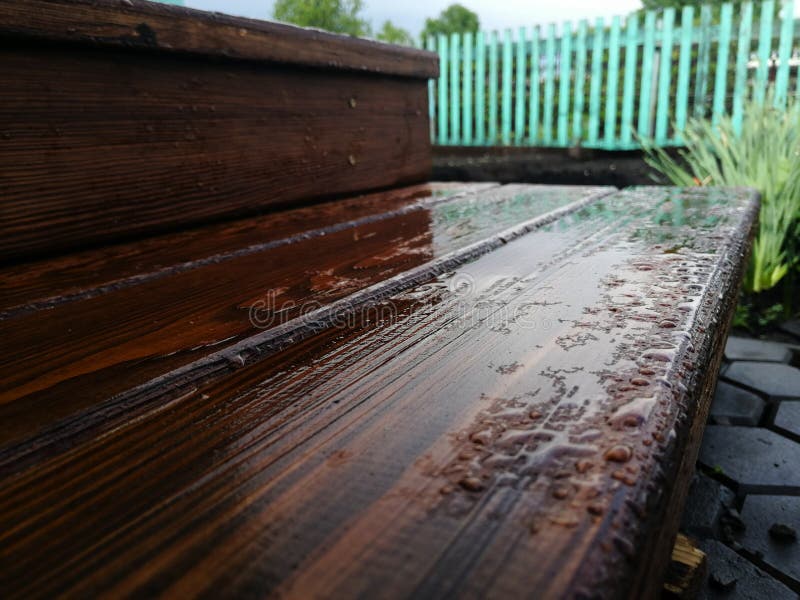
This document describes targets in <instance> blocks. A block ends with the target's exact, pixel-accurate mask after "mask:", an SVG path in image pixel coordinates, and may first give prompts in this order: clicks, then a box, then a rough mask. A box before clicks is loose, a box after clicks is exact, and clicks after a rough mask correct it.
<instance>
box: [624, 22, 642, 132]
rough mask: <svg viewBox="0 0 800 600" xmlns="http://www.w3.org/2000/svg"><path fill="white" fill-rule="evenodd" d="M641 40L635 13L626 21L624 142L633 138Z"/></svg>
mask: <svg viewBox="0 0 800 600" xmlns="http://www.w3.org/2000/svg"><path fill="white" fill-rule="evenodd" d="M638 40H639V17H638V16H637V15H636V14H635V13H634V14H631V15H629V16H628V17H627V19H626V21H625V81H624V83H623V90H622V131H621V132H620V138H621V140H622V143H623V144H630V143H631V141H632V140H633V128H634V124H633V109H634V104H633V101H634V95H635V93H636V58H637V51H638Z"/></svg>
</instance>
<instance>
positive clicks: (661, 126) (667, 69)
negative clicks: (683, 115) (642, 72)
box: [656, 7, 675, 144]
mask: <svg viewBox="0 0 800 600" xmlns="http://www.w3.org/2000/svg"><path fill="white" fill-rule="evenodd" d="M674 24H675V9H674V8H672V7H670V8H667V9H666V10H665V11H664V15H663V21H662V29H661V54H660V57H661V59H660V63H659V67H658V69H659V72H658V105H657V108H656V142H657V143H659V144H663V143H665V142H666V141H667V131H668V127H669V86H670V77H671V75H672V30H673V26H674Z"/></svg>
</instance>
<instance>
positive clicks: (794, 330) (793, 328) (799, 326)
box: [780, 319, 800, 340]
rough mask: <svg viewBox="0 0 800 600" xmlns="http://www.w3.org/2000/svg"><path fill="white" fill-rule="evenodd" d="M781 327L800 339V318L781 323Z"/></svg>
mask: <svg viewBox="0 0 800 600" xmlns="http://www.w3.org/2000/svg"><path fill="white" fill-rule="evenodd" d="M780 329H781V330H782V331H785V332H786V333H788V334H790V335H793V336H794V337H795V338H797V339H798V340H800V319H795V320H793V321H786V323H782V324H781V326H780Z"/></svg>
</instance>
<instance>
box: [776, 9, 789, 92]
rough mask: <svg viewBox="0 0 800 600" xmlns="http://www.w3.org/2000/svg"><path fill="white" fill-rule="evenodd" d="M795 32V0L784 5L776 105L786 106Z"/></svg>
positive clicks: (779, 47)
mask: <svg viewBox="0 0 800 600" xmlns="http://www.w3.org/2000/svg"><path fill="white" fill-rule="evenodd" d="M793 33H794V0H788V1H787V2H786V3H785V4H784V5H783V22H782V24H781V40H780V44H779V46H778V72H777V73H776V74H775V106H776V107H777V108H784V107H785V106H786V97H787V93H788V90H789V57H790V56H791V55H792V34H793Z"/></svg>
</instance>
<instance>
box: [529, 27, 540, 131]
mask: <svg viewBox="0 0 800 600" xmlns="http://www.w3.org/2000/svg"><path fill="white" fill-rule="evenodd" d="M541 42H542V37H541V31H540V29H539V27H534V28H533V32H532V33H531V92H530V106H529V110H528V143H529V144H530V145H531V146H534V145H536V140H537V137H538V135H539V88H540V85H539V78H540V76H541V72H540V64H539V59H540V55H539V48H540V45H541Z"/></svg>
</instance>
